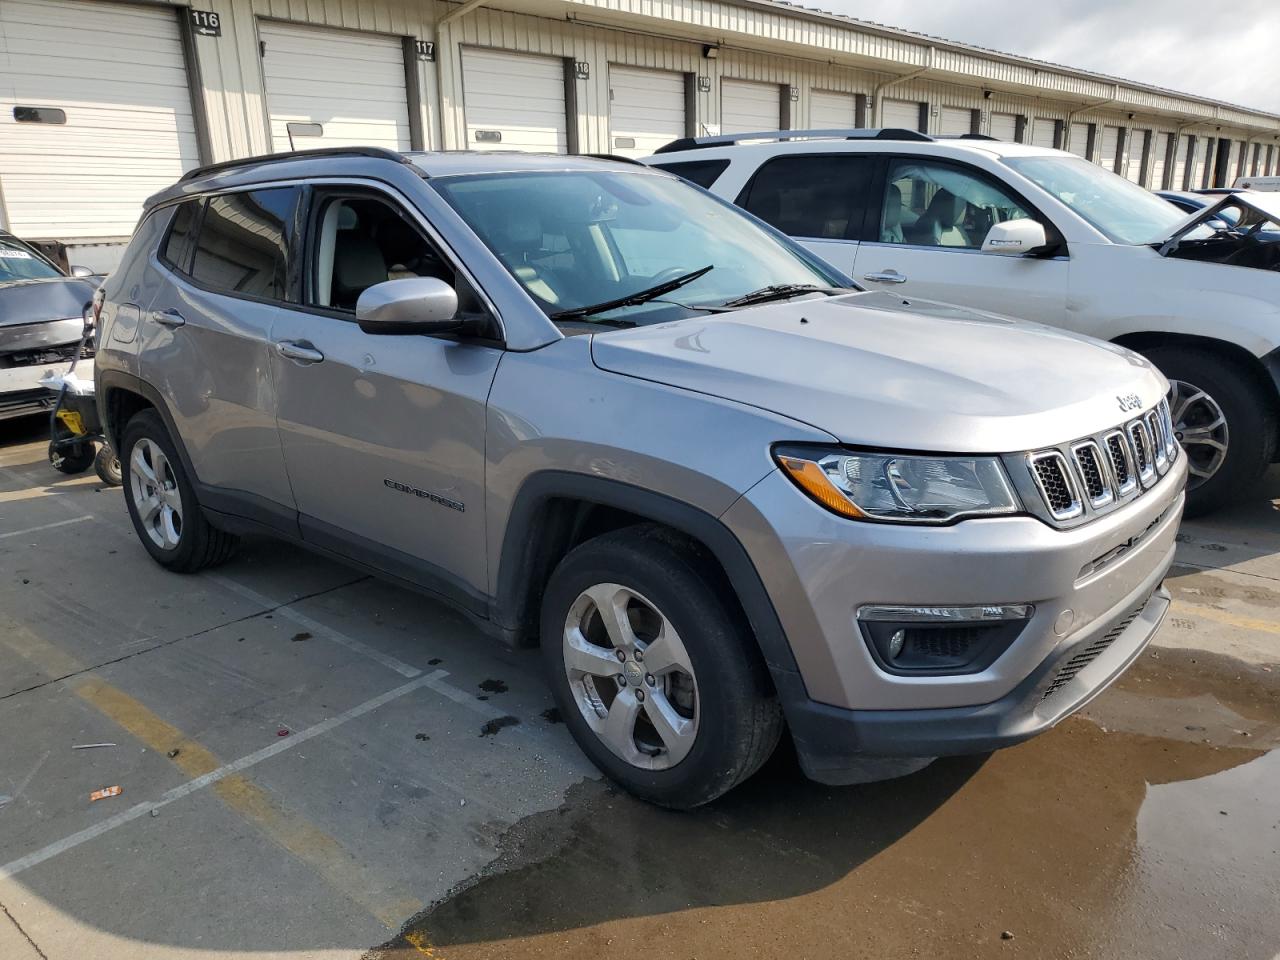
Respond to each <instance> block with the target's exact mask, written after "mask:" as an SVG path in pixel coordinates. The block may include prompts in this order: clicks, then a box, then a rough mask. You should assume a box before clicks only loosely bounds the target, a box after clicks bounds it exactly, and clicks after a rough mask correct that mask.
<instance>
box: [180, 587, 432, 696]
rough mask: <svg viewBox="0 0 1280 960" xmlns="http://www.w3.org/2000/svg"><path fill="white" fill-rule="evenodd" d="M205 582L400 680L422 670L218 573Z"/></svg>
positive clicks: (414, 675) (418, 673)
mask: <svg viewBox="0 0 1280 960" xmlns="http://www.w3.org/2000/svg"><path fill="white" fill-rule="evenodd" d="M205 579H207V580H212V581H213V582H214V583H216V584H217V585H218V586H220V587H222V588H223V589H224V590H230V591H231V592H232V593H238V594H239V595H240V596H242V597H244V598H245V599H246V600H251V601H253V602H254V603H256V604H258V605H259V606H261V607H263V608H264V609H266V610H271V611H272V612H274V613H278V614H280V616H282V617H286V618H287V619H289V620H292V621H293V622H294V623H296V624H297V625H298V626H300V627H306V628H307V629H308V630H310V631H311V632H312V633H313V634H315V635H316V636H320V637H324V638H325V639H326V640H331V641H333V642H334V643H336V644H339V645H341V646H344V647H346V648H347V649H348V650H352V651H354V652H356V653H358V654H361V655H362V656H365V657H368V658H369V659H370V660H374V661H376V662H378V663H380V664H382V665H383V666H384V667H386V668H387V669H388V670H394V671H395V672H396V673H398V674H400V676H402V677H411V678H412V677H417V676H420V675H421V674H422V671H421V670H419V669H418V668H417V667H411V666H409V664H407V663H405V662H404V661H403V660H397V659H396V658H395V657H393V656H390V655H388V654H385V653H383V652H382V651H381V650H375V649H374V648H373V647H371V646H369V645H368V644H367V643H365V642H364V641H362V640H357V639H356V638H355V637H349V636H347V635H346V634H345V633H343V632H341V631H340V630H335V629H333V627H329V626H326V625H325V624H323V623H321V622H320V621H318V620H312V619H311V618H310V617H308V616H307V615H306V614H305V613H299V612H298V611H297V610H294V609H293V608H292V607H289V606H281V605H280V604H278V603H277V602H276V601H274V600H272V599H271V598H270V597H266V596H263V595H262V594H260V593H258V591H256V590H253V589H251V588H249V587H246V586H245V585H244V584H242V583H237V582H236V581H235V580H232V579H231V578H230V577H224V576H223V575H222V574H220V573H207V574H205Z"/></svg>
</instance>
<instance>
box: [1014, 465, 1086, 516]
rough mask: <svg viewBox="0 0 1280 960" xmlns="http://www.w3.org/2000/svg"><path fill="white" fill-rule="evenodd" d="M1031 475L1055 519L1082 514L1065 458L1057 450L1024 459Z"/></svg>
mask: <svg viewBox="0 0 1280 960" xmlns="http://www.w3.org/2000/svg"><path fill="white" fill-rule="evenodd" d="M1027 464H1028V466H1029V467H1030V468H1031V476H1032V477H1033V478H1034V479H1035V482H1036V487H1037V488H1038V489H1039V491H1040V496H1041V497H1043V498H1044V502H1045V505H1046V506H1047V507H1048V508H1049V513H1050V514H1052V516H1053V518H1054V519H1055V520H1071V519H1072V518H1074V517H1078V516H1080V514H1082V513H1083V512H1084V504H1083V503H1082V502H1081V499H1080V494H1079V492H1078V487H1077V484H1076V478H1075V476H1074V474H1073V473H1072V470H1071V468H1070V466H1069V465H1068V464H1067V458H1066V457H1064V456H1063V455H1062V454H1061V453H1060V452H1059V451H1057V450H1045V451H1042V452H1040V453H1033V454H1031V455H1030V456H1029V457H1028V458H1027Z"/></svg>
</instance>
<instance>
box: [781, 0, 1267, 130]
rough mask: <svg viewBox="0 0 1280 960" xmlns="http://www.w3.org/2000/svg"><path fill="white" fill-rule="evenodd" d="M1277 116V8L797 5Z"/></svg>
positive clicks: (962, 0) (1133, 3)
mask: <svg viewBox="0 0 1280 960" xmlns="http://www.w3.org/2000/svg"><path fill="white" fill-rule="evenodd" d="M800 2H802V3H803V4H804V5H805V6H810V7H820V8H822V9H826V10H831V11H833V12H835V13H842V14H845V15H846V16H851V17H857V18H859V19H861V20H874V21H876V22H877V23H883V24H887V25H889V26H894V27H902V28H904V29H907V30H915V31H917V32H920V33H929V34H933V35H934V36H937V37H945V38H947V39H948V40H959V41H961V42H963V43H972V44H976V45H978V46H983V47H990V48H992V49H994V50H1001V51H1004V52H1006V53H1016V54H1021V55H1023V56H1029V57H1036V58H1038V59H1041V60H1051V61H1053V62H1054V63H1060V64H1065V65H1067V66H1072V67H1081V68H1084V69H1088V70H1096V71H1098V72H1100V73H1106V74H1110V75H1113V76H1117V77H1122V78H1125V79H1129V80H1139V81H1142V82H1145V83H1154V84H1158V85H1159V86H1162V87H1169V88H1170V89H1173V90H1179V91H1183V92H1186V93H1194V94H1199V95H1201V96H1208V97H1214V98H1215V99H1218V100H1226V101H1228V102H1231V103H1239V104H1244V105H1245V106H1250V107H1256V108H1261V109H1263V110H1269V111H1272V112H1277V113H1280V50H1277V45H1280V0H1234V2H1232V3H1230V4H1223V3H1213V2H1212V0H1049V2H1047V3H1045V2H1034V0H1032V2H1027V0H800Z"/></svg>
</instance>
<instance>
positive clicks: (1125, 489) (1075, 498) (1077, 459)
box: [1026, 400, 1180, 526]
mask: <svg viewBox="0 0 1280 960" xmlns="http://www.w3.org/2000/svg"><path fill="white" fill-rule="evenodd" d="M1179 449H1180V448H1179V446H1178V441H1177V438H1176V437H1175V435H1174V432H1173V422H1172V420H1171V419H1170V416H1169V405H1168V404H1167V403H1165V402H1164V401H1163V400H1162V401H1161V402H1160V403H1158V404H1157V405H1156V406H1154V407H1152V408H1151V409H1150V410H1147V411H1146V412H1145V413H1142V414H1140V415H1139V416H1138V417H1137V418H1135V419H1133V420H1129V421H1128V422H1126V423H1123V424H1120V425H1119V426H1116V427H1114V428H1112V429H1110V430H1107V431H1105V432H1103V433H1100V434H1095V435H1093V436H1090V437H1081V438H1080V439H1078V440H1075V441H1073V442H1071V443H1066V444H1062V445H1061V446H1059V447H1050V448H1048V449H1045V450H1036V451H1033V452H1031V453H1029V454H1027V455H1026V466H1027V469H1028V471H1029V472H1030V474H1031V480H1032V482H1033V484H1034V486H1035V489H1036V491H1037V492H1038V493H1039V495H1040V499H1041V500H1042V502H1043V508H1037V509H1036V512H1037V513H1041V514H1042V515H1043V514H1044V513H1045V512H1046V511H1047V513H1048V516H1047V517H1046V518H1045V519H1049V520H1052V521H1054V522H1055V523H1058V522H1060V523H1064V524H1065V525H1068V526H1070V525H1072V524H1071V521H1076V522H1084V520H1085V519H1087V517H1086V516H1085V515H1086V514H1093V513H1105V512H1107V511H1109V510H1111V509H1114V508H1115V507H1117V506H1118V505H1119V504H1120V503H1122V502H1125V501H1128V500H1130V499H1131V498H1133V497H1134V496H1137V495H1138V494H1140V493H1141V492H1142V491H1143V490H1146V489H1148V488H1150V487H1153V486H1155V484H1156V483H1157V482H1158V481H1159V479H1160V478H1161V477H1162V476H1164V475H1165V474H1166V473H1168V472H1169V470H1170V469H1171V468H1172V466H1173V464H1174V462H1175V461H1176V460H1177V458H1178V456H1179Z"/></svg>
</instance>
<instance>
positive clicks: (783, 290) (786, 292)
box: [720, 283, 856, 307]
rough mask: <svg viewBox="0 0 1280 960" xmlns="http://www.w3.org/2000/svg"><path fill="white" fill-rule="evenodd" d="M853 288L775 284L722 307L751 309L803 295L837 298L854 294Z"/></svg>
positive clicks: (813, 284)
mask: <svg viewBox="0 0 1280 960" xmlns="http://www.w3.org/2000/svg"><path fill="white" fill-rule="evenodd" d="M854 292H856V291H855V290H854V289H853V288H849V289H845V288H844V287H820V286H818V285H817V284H815V283H774V284H770V285H769V286H767V287H761V288H760V289H759V290H752V291H751V292H750V293H744V294H743V295H742V296H740V297H735V298H734V299H732V300H726V301H725V302H724V303H722V304H720V306H722V307H749V306H751V305H752V304H753V303H768V302H769V301H770V300H785V299H787V298H788V297H798V296H800V294H802V293H825V294H826V295H827V296H829V297H834V296H837V295H838V294H841V293H854Z"/></svg>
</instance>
